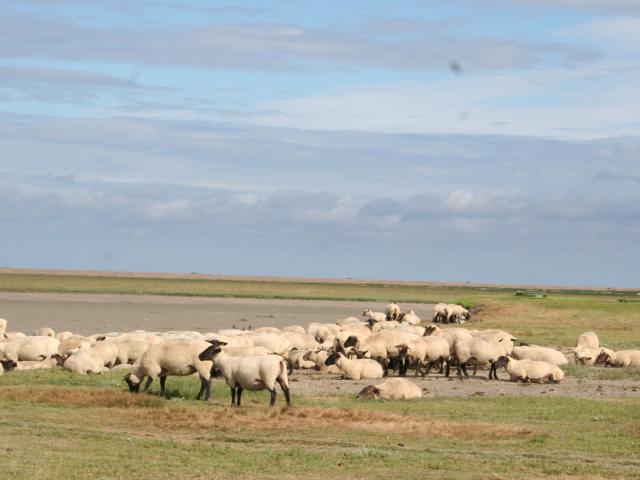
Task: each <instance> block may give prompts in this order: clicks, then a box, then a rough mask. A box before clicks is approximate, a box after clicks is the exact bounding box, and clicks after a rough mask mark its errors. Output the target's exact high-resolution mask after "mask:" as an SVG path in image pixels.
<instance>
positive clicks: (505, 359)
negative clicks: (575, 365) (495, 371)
mask: <svg viewBox="0 0 640 480" xmlns="http://www.w3.org/2000/svg"><path fill="white" fill-rule="evenodd" d="M495 364H496V367H504V368H505V370H506V371H507V373H508V374H509V376H510V377H511V381H513V382H516V381H518V380H521V381H523V382H536V383H545V382H549V383H551V382H553V383H558V382H561V381H562V379H563V378H564V372H563V371H562V369H560V368H559V367H558V366H557V365H552V364H551V363H547V362H540V361H534V360H516V359H514V358H513V357H510V356H506V355H504V356H502V357H500V358H499V359H498V361H497V362H496V363H495Z"/></svg>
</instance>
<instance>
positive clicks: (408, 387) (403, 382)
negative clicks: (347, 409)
mask: <svg viewBox="0 0 640 480" xmlns="http://www.w3.org/2000/svg"><path fill="white" fill-rule="evenodd" d="M357 398H375V399H376V400H412V399H414V398H422V390H421V389H420V387H419V386H418V385H416V384H415V383H413V382H410V381H409V380H407V379H405V378H389V379H388V380H386V381H385V382H383V383H381V384H379V385H375V386H374V385H369V386H367V387H365V388H363V389H362V391H361V392H360V393H359V394H358V395H357Z"/></svg>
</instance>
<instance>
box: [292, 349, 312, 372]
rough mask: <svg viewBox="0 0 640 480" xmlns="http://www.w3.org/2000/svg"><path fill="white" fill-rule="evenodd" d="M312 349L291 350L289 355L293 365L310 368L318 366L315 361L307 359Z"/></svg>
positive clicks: (293, 366) (297, 367) (296, 367)
mask: <svg viewBox="0 0 640 480" xmlns="http://www.w3.org/2000/svg"><path fill="white" fill-rule="evenodd" d="M309 352H310V350H296V349H294V350H291V351H290V352H289V355H288V357H287V358H288V360H289V362H290V363H291V367H292V368H295V369H301V368H303V369H310V368H314V367H315V366H316V364H315V362H312V361H311V360H306V357H307V353H309Z"/></svg>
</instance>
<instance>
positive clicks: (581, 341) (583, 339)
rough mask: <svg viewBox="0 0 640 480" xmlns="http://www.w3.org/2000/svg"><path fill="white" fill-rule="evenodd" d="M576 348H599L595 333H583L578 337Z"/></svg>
mask: <svg viewBox="0 0 640 480" xmlns="http://www.w3.org/2000/svg"><path fill="white" fill-rule="evenodd" d="M576 348H600V340H599V339H598V335H596V333H595V332H584V333H581V334H580V335H578V340H577V342H576Z"/></svg>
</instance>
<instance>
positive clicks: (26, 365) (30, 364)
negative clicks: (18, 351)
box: [16, 356, 59, 370]
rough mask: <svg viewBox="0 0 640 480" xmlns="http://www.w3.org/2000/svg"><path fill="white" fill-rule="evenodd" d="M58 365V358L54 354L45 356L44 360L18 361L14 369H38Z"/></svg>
mask: <svg viewBox="0 0 640 480" xmlns="http://www.w3.org/2000/svg"><path fill="white" fill-rule="evenodd" d="M58 365H59V363H58V359H57V358H55V356H53V357H51V358H47V359H46V360H38V361H35V362H34V361H23V362H18V365H17V366H16V370H39V369H49V368H53V367H57V366H58Z"/></svg>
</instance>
